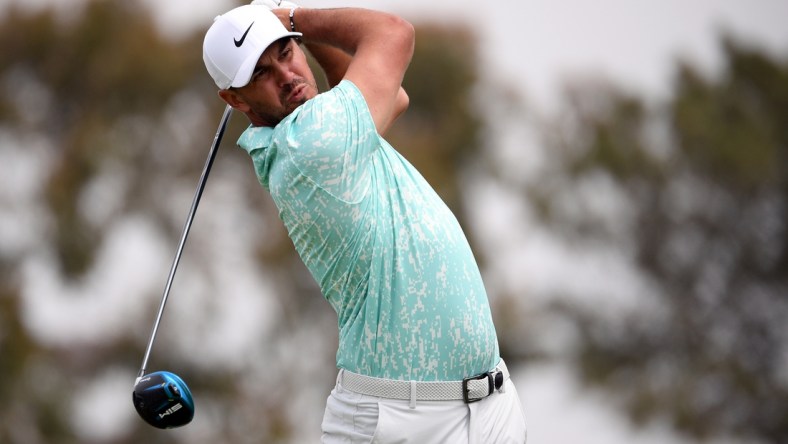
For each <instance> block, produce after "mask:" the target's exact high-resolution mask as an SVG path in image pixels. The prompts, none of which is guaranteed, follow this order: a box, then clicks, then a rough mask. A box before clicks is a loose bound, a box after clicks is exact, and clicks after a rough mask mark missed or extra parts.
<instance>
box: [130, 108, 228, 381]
mask: <svg viewBox="0 0 788 444" xmlns="http://www.w3.org/2000/svg"><path fill="white" fill-rule="evenodd" d="M232 110H233V109H232V107H230V106H229V105H227V107H226V108H225V109H224V114H222V120H221V121H220V122H219V128H218V129H217V130H216V135H215V136H214V138H213V143H212V144H211V149H210V151H209V152H208V159H207V160H206V161H205V167H204V168H203V170H202V175H201V176H200V181H199V183H198V185H197V191H196V192H195V193H194V199H193V200H192V207H191V209H190V210H189V216H188V217H187V218H186V223H185V224H184V226H183V233H182V234H181V241H180V242H179V243H178V250H177V251H176V253H175V259H173V261H172V267H171V268H170V275H169V276H168V277H167V285H165V286H164V294H163V295H162V297H161V304H159V312H158V313H157V314H156V321H155V322H154V323H153V329H152V330H151V333H150V339H149V340H148V346H147V348H146V349H145V356H144V357H143V358H142V365H141V366H140V372H139V374H138V375H137V380H138V381H139V379H140V378H142V376H144V375H145V368H146V367H147V366H148V359H149V358H150V353H151V350H152V349H153V342H154V341H155V339H156V333H157V332H158V330H159V324H160V323H161V318H162V315H163V314H164V307H165V306H166V305H167V298H168V297H169V295H170V288H172V281H173V279H174V278H175V271H176V270H177V269H178V263H179V262H180V261H181V253H183V247H184V245H186V238H187V237H188V236H189V230H190V229H191V226H192V221H193V220H194V215H195V213H196V212H197V206H198V205H199V204H200V198H201V197H202V192H203V190H204V189H205V183H206V182H207V181H208V174H209V173H210V171H211V166H212V165H213V161H214V159H215V158H216V153H217V152H218V150H219V145H220V144H221V142H222V136H224V130H225V129H226V128H227V122H228V121H229V120H230V114H232Z"/></svg>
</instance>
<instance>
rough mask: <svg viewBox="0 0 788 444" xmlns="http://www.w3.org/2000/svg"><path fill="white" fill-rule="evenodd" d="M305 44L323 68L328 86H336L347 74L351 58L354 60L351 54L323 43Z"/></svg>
mask: <svg viewBox="0 0 788 444" xmlns="http://www.w3.org/2000/svg"><path fill="white" fill-rule="evenodd" d="M305 46H306V47H307V49H308V50H309V53H310V54H312V56H313V57H314V58H315V60H316V61H317V63H318V64H319V65H320V67H321V68H323V72H325V74H326V80H327V81H328V86H329V87H330V88H333V87H334V86H336V85H337V84H338V83H339V82H340V81H341V80H342V78H343V77H344V76H345V73H346V72H347V67H348V66H350V60H352V57H351V56H350V54H348V53H346V52H345V51H342V50H341V49H339V48H335V47H333V46H330V45H326V44H323V43H316V42H312V43H305Z"/></svg>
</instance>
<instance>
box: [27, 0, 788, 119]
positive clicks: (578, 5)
mask: <svg viewBox="0 0 788 444" xmlns="http://www.w3.org/2000/svg"><path fill="white" fill-rule="evenodd" d="M38 1H42V0H38ZM144 1H146V2H147V3H148V4H150V5H152V7H154V8H156V9H157V10H158V11H159V17H161V20H162V21H161V23H162V24H164V23H167V25H166V26H167V27H169V28H170V29H171V30H172V32H173V33H175V34H177V33H178V32H181V31H182V30H183V29H188V28H189V27H192V26H202V27H206V26H207V24H202V25H201V24H200V22H204V23H210V20H211V18H212V17H213V16H215V15H216V14H218V13H221V12H223V11H224V10H226V9H228V8H230V7H232V6H233V5H234V4H235V3H233V2H230V1H228V0H211V1H202V2H194V1H192V0H167V1H164V2H162V1H159V0H144ZM301 4H302V5H303V6H309V7H327V6H363V7H369V8H377V9H382V10H386V11H389V12H394V13H397V14H400V15H403V16H404V17H405V18H407V19H409V20H411V21H413V22H424V21H446V22H462V23H467V24H469V25H470V26H471V27H472V28H473V29H474V30H475V31H476V32H477V34H478V35H479V37H480V40H481V41H480V54H481V56H482V57H483V63H484V66H483V67H482V68H483V72H485V73H487V74H488V75H489V76H491V77H492V78H493V79H499V80H502V81H505V82H507V83H509V84H517V85H521V87H522V91H523V92H524V94H525V95H526V97H528V98H529V99H530V100H533V101H534V102H535V103H537V104H539V105H542V106H546V105H549V104H550V103H551V101H553V100H554V99H555V94H556V91H557V88H558V87H559V86H560V85H561V83H562V82H563V81H564V80H565V79H567V78H572V77H576V76H585V75H589V74H594V75H602V76H607V77H609V78H611V79H613V80H615V81H617V82H619V83H621V84H622V85H623V86H625V87H630V88H633V89H638V90H640V91H642V92H644V93H648V94H650V95H659V94H664V93H665V92H666V91H667V89H668V86H669V83H668V82H669V81H670V78H671V75H672V67H673V63H672V61H673V60H675V58H676V57H677V56H684V57H689V58H691V59H693V60H696V61H698V62H700V63H701V64H702V65H703V66H705V67H706V68H708V69H714V68H715V67H716V66H717V65H718V63H719V51H718V49H719V48H718V46H717V44H718V38H717V36H718V35H719V33H720V32H721V31H722V30H728V31H730V32H733V33H734V34H735V35H737V36H740V37H741V38H742V39H745V40H746V41H751V42H753V43H754V44H758V45H762V46H764V47H765V48H768V49H769V50H770V51H773V52H774V53H778V54H781V55H782V56H785V55H786V54H787V53H788V26H785V20H786V18H788V1H784V0H746V1H744V0H691V1H686V0H658V1H638V0H593V1H588V0H549V1H548V0H499V1H496V2H475V1H469V0H432V1H419V0H378V1H363V0H350V1H342V0H327V1H320V0H304V1H302V2H301ZM184 5H188V7H184ZM184 10H188V11H190V12H191V15H184V14H183V11H184Z"/></svg>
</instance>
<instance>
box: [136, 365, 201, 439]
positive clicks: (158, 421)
mask: <svg viewBox="0 0 788 444" xmlns="http://www.w3.org/2000/svg"><path fill="white" fill-rule="evenodd" d="M132 399H133V401H134V407H135V408H136V409H137V413H139V415H140V417H142V419H144V420H145V421H146V422H147V423H148V424H150V425H152V426H154V427H158V428H161V429H166V428H173V427H180V426H183V425H186V424H188V423H189V422H190V421H191V420H192V418H193V417H194V399H193V398H192V393H191V390H189V387H188V386H187V385H186V383H185V382H183V380H182V379H181V378H180V377H178V375H176V374H174V373H171V372H167V371H157V372H153V373H150V374H147V375H144V376H143V377H142V378H140V380H139V382H137V384H136V385H135V386H134V393H133V396H132Z"/></svg>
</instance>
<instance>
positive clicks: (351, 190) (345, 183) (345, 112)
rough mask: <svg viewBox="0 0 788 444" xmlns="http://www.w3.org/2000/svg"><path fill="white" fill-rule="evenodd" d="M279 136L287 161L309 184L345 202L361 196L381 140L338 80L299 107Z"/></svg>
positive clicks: (347, 85) (356, 97) (354, 95)
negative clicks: (331, 86)
mask: <svg viewBox="0 0 788 444" xmlns="http://www.w3.org/2000/svg"><path fill="white" fill-rule="evenodd" d="M284 137H285V138H286V140H285V141H284V142H285V144H286V146H287V148H286V150H285V151H286V153H287V154H286V155H287V156H288V157H289V160H290V161H291V162H292V163H293V166H295V167H296V168H297V169H298V170H299V172H300V173H301V174H302V175H303V176H305V177H306V178H308V179H309V180H310V181H312V182H313V184H314V186H316V187H318V188H321V189H322V190H324V191H325V192H327V193H329V194H331V195H332V196H334V197H335V198H338V199H341V200H344V201H347V202H356V201H358V200H360V199H362V198H363V197H364V196H365V195H366V193H367V190H368V189H369V184H370V180H371V174H372V162H374V153H375V151H376V150H378V149H379V148H380V139H379V137H380V136H379V135H378V133H377V130H376V128H375V123H374V121H373V120H372V115H371V114H370V112H369V108H368V106H367V103H366V101H365V100H364V96H363V95H362V94H361V91H359V89H358V88H357V87H356V86H355V85H354V84H353V83H352V82H350V81H348V80H343V81H342V82H340V83H339V85H337V86H336V87H334V88H333V89H331V90H330V91H328V92H326V93H323V94H320V95H318V96H317V97H315V98H314V99H313V100H311V101H309V102H307V103H306V104H305V105H304V106H302V107H301V109H300V112H299V113H298V115H296V116H295V118H294V119H292V120H291V124H290V125H289V126H288V127H287V129H286V131H285V134H284Z"/></svg>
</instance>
